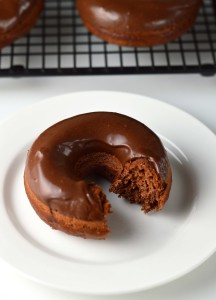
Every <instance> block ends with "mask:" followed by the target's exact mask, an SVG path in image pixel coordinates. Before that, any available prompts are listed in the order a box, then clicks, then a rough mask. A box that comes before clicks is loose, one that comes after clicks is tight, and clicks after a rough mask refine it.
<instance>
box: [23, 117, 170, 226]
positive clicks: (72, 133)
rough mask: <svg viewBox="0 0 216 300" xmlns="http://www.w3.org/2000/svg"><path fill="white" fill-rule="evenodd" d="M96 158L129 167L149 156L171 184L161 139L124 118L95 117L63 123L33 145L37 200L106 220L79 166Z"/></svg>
mask: <svg viewBox="0 0 216 300" xmlns="http://www.w3.org/2000/svg"><path fill="white" fill-rule="evenodd" d="M91 153H108V154H111V155H113V156H115V157H116V158H117V159H118V161H119V162H120V163H121V164H122V166H124V164H125V163H126V162H127V161H130V160H133V159H136V158H140V157H147V158H148V159H149V160H150V161H151V162H152V163H153V164H154V166H155V168H156V170H157V172H158V173H160V176H161V178H162V180H164V181H165V182H166V177H167V166H168V162H167V156H166V151H165V149H164V147H163V145H162V144H161V141H160V139H159V138H158V137H157V136H156V135H155V134H154V133H153V132H152V131H151V130H150V129H149V128H148V127H146V126H145V125H144V124H142V123H140V122H138V121H136V120H134V119H132V118H130V117H127V116H125V115H121V114H118V113H112V112H92V113H87V114H82V115H78V116H75V117H72V118H69V119H66V120H63V121H61V122H59V123H57V124H55V125H53V126H51V127H50V128H48V129H47V130H46V131H44V132H43V133H42V134H41V135H40V136H39V137H38V138H37V140H36V141H35V142H34V143H33V145H32V147H31V149H30V151H29V153H28V158H27V162H26V168H25V177H26V180H27V181H28V184H29V186H30V188H31V190H32V192H33V193H34V194H35V196H36V197H37V198H38V199H39V200H41V201H43V202H44V203H46V204H47V205H48V206H49V207H50V209H51V210H57V211H59V212H60V213H62V214H64V215H66V216H70V217H74V218H77V219H82V220H89V221H91V220H102V219H103V217H104V214H103V208H102V207H101V204H100V203H97V202H96V201H95V200H94V199H93V198H92V197H91V194H90V192H89V188H90V185H91V184H92V183H88V182H87V181H85V180H84V179H83V178H79V175H78V172H77V171H76V168H75V165H76V163H77V161H79V160H80V159H82V158H83V157H85V156H86V155H89V154H91Z"/></svg>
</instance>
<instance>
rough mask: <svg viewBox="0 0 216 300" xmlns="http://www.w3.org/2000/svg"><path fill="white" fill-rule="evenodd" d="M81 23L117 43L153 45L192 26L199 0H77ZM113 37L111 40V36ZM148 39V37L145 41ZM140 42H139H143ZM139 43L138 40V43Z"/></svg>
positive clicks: (200, 1) (199, 3) (171, 37)
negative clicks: (127, 42) (127, 41)
mask: <svg viewBox="0 0 216 300" xmlns="http://www.w3.org/2000/svg"><path fill="white" fill-rule="evenodd" d="M76 2H77V7H78V10H79V12H80V16H81V18H82V20H83V22H84V24H85V25H86V26H87V27H88V28H89V30H90V31H93V33H95V34H96V35H97V34H98V35H99V36H100V37H102V38H103V34H104V39H105V40H106V39H107V40H108V41H111V42H117V43H118V38H119V44H121V43H122V44H124V42H123V40H125V44H126V40H129V41H130V42H131V43H132V45H133V43H135V45H136V40H137V41H139V40H141V41H142V40H143V44H144V45H145V44H148V43H149V45H153V44H157V43H160V42H166V41H168V40H169V39H173V34H176V35H179V34H181V33H183V32H184V31H185V30H187V29H188V27H189V26H191V25H192V23H193V21H194V19H195V17H196V15H197V12H198V9H199V7H200V5H201V3H202V0H116V1H111V0H88V1H86V0H77V1H76ZM111 37H113V40H112V38H111ZM146 38H148V40H145V39H146ZM141 41H140V45H142V42H141ZM137 45H139V43H138V44H137Z"/></svg>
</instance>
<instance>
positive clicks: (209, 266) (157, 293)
mask: <svg viewBox="0 0 216 300" xmlns="http://www.w3.org/2000/svg"><path fill="white" fill-rule="evenodd" d="M98 89H100V90H114V91H123V92H130V93H137V94H141V95H146V96H150V97H153V98H156V99H159V100H161V101H164V102H167V103H170V104H173V105H175V106H177V107H179V108H182V109H183V110H185V111H187V112H189V113H190V114H191V115H193V116H195V117H196V118H198V119H199V120H200V121H202V122H203V123H204V124H206V125H207V126H208V127H209V128H210V129H211V130H212V131H213V132H214V133H216V76H214V77H202V76H200V75H157V76H153V75H150V76H146V75H143V76H142V75H138V76H134V75H133V76H109V77H108V76H100V77H99V76H95V77H88V76H86V77H85V76H84V77H61V78H56V77H52V78H51V77H49V78H17V79H11V78H8V79H7V78H5V79H3V78H1V79H0V121H1V120H3V119H4V118H7V117H9V116H10V115H11V114H13V113H16V112H17V111H18V110H20V109H22V108H24V107H26V106H28V105H31V104H33V103H36V102H38V101H43V100H44V99H46V98H48V97H51V96H56V95H59V94H63V93H69V92H75V91H84V90H98ZM201 142H202V141H201ZM215 214H216V212H215ZM215 231H216V230H215ZM212 238H215V239H216V234H215V236H214V237H212ZM0 247H1V245H0ZM0 282H1V288H0V299H2V300H12V299H16V300H21V299H22V300H23V299H31V300H34V299H37V300H38V299H40V300H57V299H61V300H68V299H70V300H78V299H79V300H81V299H86V300H88V299H89V300H90V299H126V300H132V299H133V300H140V299H148V300H153V299H154V300H157V299H160V300H163V299H164V300H165V299H166V300H171V299H172V300H173V299H176V300H178V299H184V300H187V299H190V300H199V299H200V300H201V299H207V300H213V299H214V300H215V299H216V253H215V254H214V255H213V256H211V257H210V258H209V259H208V260H207V261H206V262H204V263H203V264H202V265H201V266H199V267H198V268H197V269H196V270H193V271H192V272H190V273H189V274H187V275H185V276H184V277H182V278H180V279H177V280H175V281H174V282H171V283H168V284H166V285H164V286H161V287H157V288H155V289H151V290H148V291H143V292H140V293H136V294H131V295H124V296H106V297H102V296H97V297H95V296H82V295H74V294H71V293H68V292H62V291H58V290H55V289H51V288H48V287H45V286H41V285H39V284H37V283H34V282H32V281H30V280H29V279H26V278H24V277H23V276H21V275H19V274H17V273H16V272H15V271H14V270H13V269H12V268H11V267H9V266H8V265H6V263H5V262H3V261H2V260H1V259H0Z"/></svg>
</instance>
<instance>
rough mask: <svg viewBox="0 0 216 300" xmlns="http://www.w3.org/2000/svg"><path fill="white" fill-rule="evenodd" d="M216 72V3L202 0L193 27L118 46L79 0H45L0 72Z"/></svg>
mask: <svg viewBox="0 0 216 300" xmlns="http://www.w3.org/2000/svg"><path fill="white" fill-rule="evenodd" d="M174 73H176V74H177V73H183V74H185V73H200V74H202V75H214V74H215V73H216V3H215V1H214V0H204V4H203V6H202V7H201V9H200V12H199V15H198V17H197V20H196V23H195V24H194V26H193V28H192V29H191V30H189V31H188V32H187V33H186V34H184V35H183V36H181V37H180V38H178V39H177V40H175V41H173V42H171V43H168V44H166V45H160V46H155V47H150V48H148V47H138V48H132V47H119V46H116V45H113V44H108V43H106V42H104V41H102V40H101V39H99V38H97V37H95V36H94V35H92V34H90V33H89V32H88V30H87V29H86V28H85V27H84V26H83V24H82V22H81V20H80V18H79V15H78V12H77V11H76V8H75V2H74V1H72V0H61V1H60V0H46V2H45V8H44V11H43V13H42V15H41V17H40V18H39V19H38V22H37V24H36V26H35V27H34V28H33V29H32V30H31V32H29V34H27V35H26V36H25V37H23V38H21V39H19V40H17V41H15V42H14V43H13V44H12V45H10V46H8V47H5V48H3V49H1V50H0V76H1V77H6V76H11V77H12V76H43V75H49V76H50V75H55V76H56V75H57V76H59V75H107V74H174Z"/></svg>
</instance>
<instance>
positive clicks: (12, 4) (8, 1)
mask: <svg viewBox="0 0 216 300" xmlns="http://www.w3.org/2000/svg"><path fill="white" fill-rule="evenodd" d="M43 5H44V0H0V48H2V47H5V46H7V45H9V44H11V43H12V42H13V41H14V40H15V39H17V38H19V37H21V36H23V35H24V34H26V33H27V32H28V31H29V30H30V29H31V27H32V26H33V25H34V24H35V22H36V20H37V18H38V16H39V14H40V13H41V10H42V8H43Z"/></svg>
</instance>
